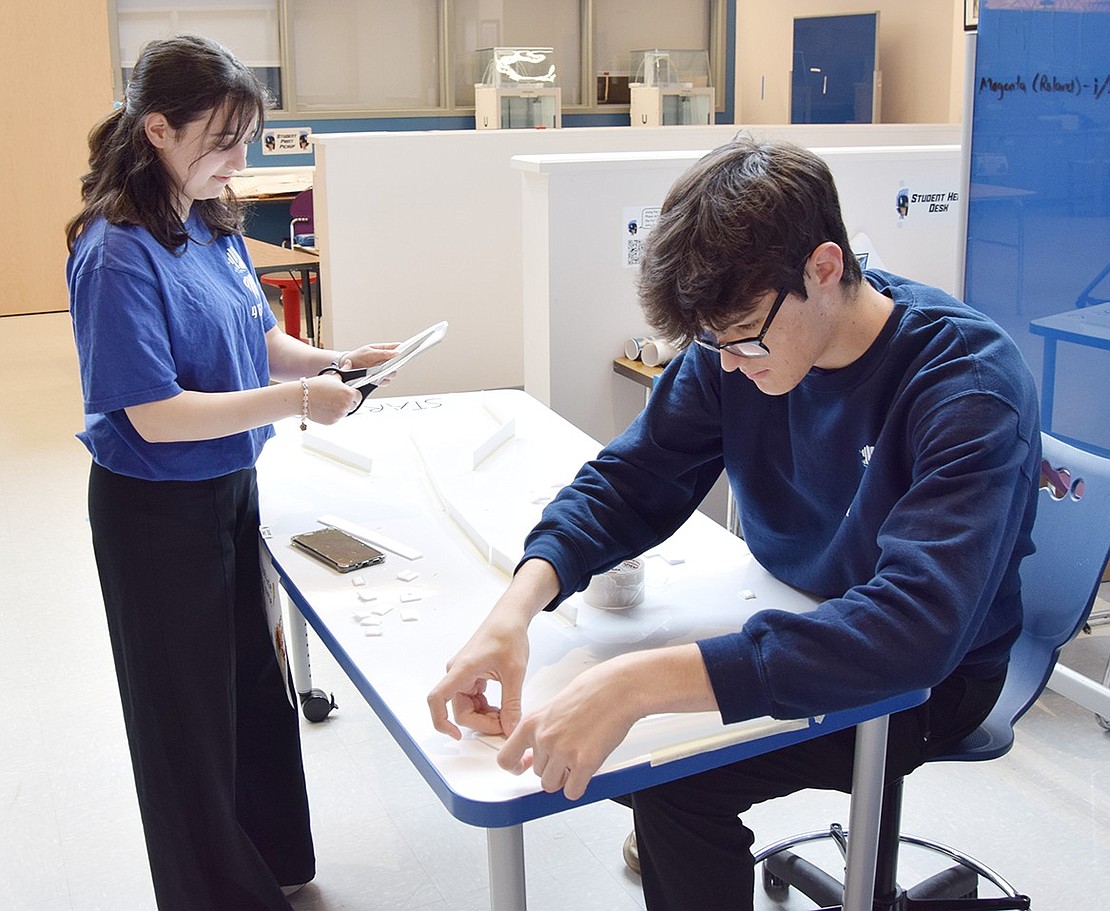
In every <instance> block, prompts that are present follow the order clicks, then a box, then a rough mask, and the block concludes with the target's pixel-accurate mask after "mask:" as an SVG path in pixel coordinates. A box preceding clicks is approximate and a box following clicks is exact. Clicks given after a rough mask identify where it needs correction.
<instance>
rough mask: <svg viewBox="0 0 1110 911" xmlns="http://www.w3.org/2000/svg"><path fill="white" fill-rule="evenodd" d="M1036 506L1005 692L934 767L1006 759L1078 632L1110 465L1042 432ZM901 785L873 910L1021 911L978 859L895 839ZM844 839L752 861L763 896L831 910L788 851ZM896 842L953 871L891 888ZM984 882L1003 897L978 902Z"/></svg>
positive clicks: (828, 898) (1104, 539)
mask: <svg viewBox="0 0 1110 911" xmlns="http://www.w3.org/2000/svg"><path fill="white" fill-rule="evenodd" d="M1042 441H1043V446H1044V460H1043V461H1042V463H1041V500H1040V503H1039V504H1038V509H1037V519H1036V522H1035V523H1034V526H1033V539H1034V542H1035V543H1036V546H1037V551H1036V553H1035V554H1033V555H1032V556H1030V557H1027V558H1026V559H1025V561H1024V562H1023V563H1022V566H1021V580H1022V592H1023V597H1024V602H1025V619H1024V622H1023V624H1022V631H1021V635H1020V637H1019V638H1018V640H1017V642H1016V643H1015V644H1014V648H1013V652H1012V654H1011V657H1010V667H1009V672H1008V675H1007V677H1006V684H1005V687H1004V688H1003V690H1002V694H1001V696H1000V697H999V699H998V704H997V705H995V707H994V709H993V710H992V711H991V714H990V715H989V716H988V717H987V719H986V720H985V721H984V722H983V723H982V724H981V725H980V726H979V728H978V729H977V730H975V731H973V732H972V733H971V734H970V735H969V736H968V737H967V738H965V739H964V740H963V742H961V743H960V745H959V747H958V748H957V749H956V750H955V751H954V752H952V753H950V754H948V755H946V756H939V757H937V758H936V759H934V760H931V761H933V762H938V761H942V760H948V761H955V762H976V761H979V760H984V759H995V758H997V757H999V756H1002V755H1004V754H1005V753H1007V752H1009V750H1010V747H1011V746H1012V745H1013V742H1014V730H1013V726H1014V723H1015V722H1016V721H1017V720H1018V719H1019V718H1021V716H1022V715H1024V714H1025V712H1026V710H1027V709H1028V708H1029V707H1030V706H1031V705H1032V704H1033V702H1034V701H1035V700H1036V698H1037V697H1038V696H1039V695H1040V693H1041V691H1042V690H1043V689H1044V687H1045V684H1046V683H1047V682H1048V678H1049V675H1050V674H1051V673H1052V668H1053V666H1054V665H1055V664H1056V659H1057V657H1058V656H1059V654H1060V649H1061V648H1062V647H1063V646H1064V645H1065V644H1066V643H1067V642H1069V641H1070V640H1071V639H1072V638H1073V637H1074V636H1075V635H1076V634H1077V633H1078V632H1079V631H1080V630H1081V629H1082V628H1083V625H1084V623H1085V622H1086V620H1087V616H1088V614H1089V613H1090V610H1091V605H1092V603H1093V602H1094V599H1095V595H1096V594H1097V592H1098V587H1099V583H1100V582H1101V578H1102V573H1103V568H1104V567H1105V566H1106V561H1107V557H1108V556H1110V459H1104V458H1100V457H1099V456H1095V455H1091V454H1090V453H1087V452H1084V451H1082V450H1080V449H1076V448H1075V447H1073V446H1069V445H1067V444H1066V443H1062V442H1060V441H1059V440H1056V439H1054V438H1053V437H1050V436H1048V435H1047V434H1043V435H1042ZM901 805H902V781H901V780H898V781H896V782H893V783H891V784H889V785H888V786H887V788H886V790H885V793H884V795H883V804H882V811H881V821H880V827H879V853H878V862H877V867H876V874H875V902H874V908H875V909H876V911H878V909H882V911H926V909H928V911H973V909H977V911H986V909H996V911H1001V909H1014V911H1018V909H1025V908H1028V907H1029V902H1030V900H1029V898H1027V897H1026V896H1024V895H1019V894H1018V893H1017V892H1016V891H1015V890H1014V888H1013V887H1012V886H1011V885H1010V884H1009V883H1008V882H1006V881H1005V880H1004V879H1003V878H1002V877H1001V876H1000V875H999V874H997V873H996V872H994V871H993V870H991V869H990V868H989V867H986V866H984V865H983V864H981V863H979V862H978V861H976V860H973V859H972V858H970V857H967V856H965V855H963V854H961V853H960V852H958V851H956V850H954V849H952V848H949V847H946V846H945V845H941V844H938V843H936V842H932V841H928V840H926V839H923V838H916V837H914V836H910V835H904V834H901V825H900V818H901ZM848 834H849V833H848V832H847V830H846V829H844V828H842V827H841V826H840V825H839V824H836V823H834V824H833V825H832V826H831V827H830V828H829V829H828V830H824V831H819V832H810V833H807V834H804V835H797V836H793V837H791V838H788V839H784V840H783V841H780V842H777V843H776V844H773V845H769V846H768V847H766V848H764V849H763V850H761V851H759V852H758V853H757V854H756V860H757V861H762V862H763V885H764V888H765V889H766V890H767V891H768V893H769V894H774V893H776V892H779V893H781V892H782V890H785V889H788V888H789V887H790V886H794V887H795V888H797V889H798V891H800V892H801V893H802V894H803V895H806V896H807V897H808V898H810V899H811V900H813V901H815V902H817V903H818V904H819V905H820V906H821V907H822V908H823V909H826V911H832V909H839V908H840V907H841V903H842V902H843V886H842V885H841V883H840V882H839V881H838V880H836V879H835V878H834V877H832V876H830V875H829V874H828V873H826V872H825V871H824V870H822V869H821V868H819V867H817V866H816V865H815V864H812V863H810V862H809V861H807V860H805V859H803V858H802V857H800V856H798V855H797V854H795V853H794V852H793V851H791V850H789V849H790V848H793V847H794V846H795V845H798V844H802V843H804V842H812V841H817V840H820V839H827V838H832V839H833V840H834V841H835V842H836V843H837V845H838V846H839V847H840V849H841V850H842V851H844V850H846V845H847V837H848ZM899 843H908V844H914V845H919V846H921V847H924V848H927V849H929V850H931V851H936V852H939V853H940V854H942V855H946V856H947V857H948V858H950V859H951V860H953V861H955V864H954V865H953V866H951V867H949V868H948V869H946V870H944V871H942V872H941V873H938V874H936V875H935V876H932V877H930V878H929V879H927V880H925V881H924V882H922V883H920V884H918V885H917V886H914V887H913V888H911V889H908V890H905V889H902V888H901V887H900V886H899V885H898V883H897V875H896V874H897V868H898V847H899ZM980 877H982V878H984V879H986V880H988V881H989V882H991V883H993V884H994V886H995V887H996V888H997V889H998V890H999V891H1001V892H1002V893H1003V896H1004V897H1001V898H978V897H977V896H978V886H979V878H980Z"/></svg>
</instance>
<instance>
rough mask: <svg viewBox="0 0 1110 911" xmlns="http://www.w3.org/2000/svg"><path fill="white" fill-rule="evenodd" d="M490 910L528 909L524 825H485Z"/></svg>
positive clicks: (517, 910) (522, 910) (523, 910)
mask: <svg viewBox="0 0 1110 911" xmlns="http://www.w3.org/2000/svg"><path fill="white" fill-rule="evenodd" d="M486 855H487V857H488V860H489V906H490V911H525V909H526V908H527V907H528V899H527V897H526V895H525V891H524V827H523V826H520V825H517V826H506V827H504V828H499V829H486Z"/></svg>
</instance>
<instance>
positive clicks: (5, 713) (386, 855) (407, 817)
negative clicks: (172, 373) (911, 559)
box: [0, 314, 1110, 911]
mask: <svg viewBox="0 0 1110 911" xmlns="http://www.w3.org/2000/svg"><path fill="white" fill-rule="evenodd" d="M0 403H2V406H3V407H2V411H0V413H2V414H3V418H2V421H0V554H2V555H3V557H2V562H0V566H2V567H3V573H4V586H3V592H2V594H0V643H2V645H0V649H2V651H0V654H2V656H3V660H2V661H0V692H2V693H3V694H4V696H5V704H4V707H3V709H2V710H0V711H2V715H0V718H2V720H0V907H4V908H11V909H17V911H96V909H105V911H140V909H149V908H153V906H154V905H153V897H152V891H151V887H150V878H149V874H148V872H147V868H146V859H145V854H144V849H143V842H142V833H141V829H140V826H139V820H138V813H137V808H136V802H135V796H134V790H133V784H132V779H131V770H130V765H129V761H128V755H127V747H126V742H125V739H124V734H123V726H122V722H121V717H120V710H119V702H118V695H117V692H116V684H115V678H114V674H113V671H112V662H111V657H110V654H109V648H108V640H107V635H106V630H105V624H104V619H103V614H102V610H101V606H100V600H99V590H98V585H97V580H96V572H95V568H94V566H93V562H92V555H91V552H90V545H89V534H88V524H87V521H86V518H85V516H86V513H85V484H86V477H87V471H88V456H87V454H86V453H85V450H84V448H83V447H82V446H81V445H80V443H78V442H77V441H76V440H75V439H74V436H73V434H74V432H75V431H76V430H77V429H79V427H80V425H81V403H80V393H79V387H78V381H77V364H76V358H75V356H74V353H73V344H72V339H71V337H70V330H69V322H68V317H67V316H66V315H65V314H51V315H45V316H21V317H7V318H3V319H0ZM1106 588H1107V586H1103V589H1104V591H1103V595H1104V606H1107V605H1106V604H1105V594H1106ZM1108 652H1110V627H1101V628H1096V630H1095V634H1094V635H1092V636H1084V637H1082V638H1081V639H1080V640H1078V641H1077V642H1075V643H1073V644H1072V645H1071V646H1069V648H1068V651H1067V652H1066V656H1067V657H1066V660H1067V661H1068V663H1070V664H1073V665H1075V666H1078V667H1081V668H1082V669H1083V670H1084V671H1085V672H1087V673H1089V674H1092V675H1096V674H1097V675H1098V676H1101V672H1102V669H1103V668H1104V667H1105V666H1106V660H1107V653H1108ZM313 673H314V681H315V683H316V685H317V686H321V687H324V688H326V689H328V690H330V691H334V693H335V696H336V699H337V701H338V702H339V705H340V710H339V711H338V712H336V713H335V714H333V715H332V717H331V718H329V719H328V720H327V721H326V722H325V723H323V724H319V725H312V724H309V723H307V722H304V723H303V735H304V744H305V753H306V765H307V774H308V784H309V790H310V794H311V799H312V809H313V819H314V831H315V836H316V847H317V855H318V858H319V873H318V876H317V879H316V881H315V882H314V883H313V884H311V885H310V886H308V887H307V888H306V889H305V890H304V891H303V892H302V893H301V894H300V895H298V896H296V897H295V899H294V900H293V903H294V907H295V908H297V909H298V911H309V909H312V911H339V909H360V911H369V909H387V911H401V909H428V911H431V909H448V908H450V909H454V911H470V909H475V911H477V909H482V908H486V907H488V897H487V891H486V884H487V874H486V868H485V836H484V833H483V832H482V831H480V830H477V829H473V828H471V827H469V826H466V825H463V824H461V823H458V822H456V821H455V820H454V819H452V817H451V816H450V815H449V814H448V813H447V812H446V811H445V810H444V809H443V808H442V806H441V805H440V803H439V801H438V800H437V798H436V797H435V796H434V795H433V794H432V792H431V790H430V789H429V788H428V787H427V786H426V785H425V784H424V783H423V781H422V780H421V779H420V778H419V777H418V776H417V775H416V774H415V773H414V772H413V771H412V768H411V766H410V765H409V763H408V761H407V760H406V759H405V757H404V756H403V754H402V753H401V752H400V750H399V749H398V748H397V747H396V746H395V745H394V743H393V742H392V740H391V739H390V737H389V736H388V734H387V733H386V731H385V729H384V728H383V727H382V725H381V724H380V723H379V722H378V721H377V719H376V718H375V717H374V716H373V715H372V714H371V713H370V711H369V710H368V709H367V708H366V707H365V705H364V704H362V702H361V699H360V698H359V696H358V694H357V693H356V692H355V691H354V689H353V688H352V687H351V686H350V685H349V684H347V683H346V682H345V679H344V678H343V675H342V673H341V672H340V670H339V669H338V667H337V666H336V665H335V664H334V663H333V662H332V661H331V660H330V659H329V658H328V656H327V654H326V652H325V650H324V649H323V648H322V647H320V646H319V645H317V646H316V648H315V649H314V650H313ZM1108 775H1110V733H1108V732H1106V731H1104V730H1103V729H1102V728H1101V727H1100V726H1099V725H1098V724H1097V723H1096V721H1095V718H1094V716H1093V715H1091V714H1090V713H1089V712H1086V711H1083V710H1081V709H1079V708H1077V707H1076V706H1074V705H1072V704H1071V703H1068V702H1067V701H1066V700H1064V699H1062V698H1060V697H1059V696H1056V695H1055V694H1052V693H1048V694H1046V695H1045V696H1044V697H1043V698H1042V699H1041V701H1040V702H1039V703H1038V704H1037V705H1036V706H1035V707H1034V708H1033V709H1032V710H1031V712H1030V713H1029V715H1028V716H1027V717H1026V719H1025V721H1024V722H1023V723H1022V725H1021V727H1020V729H1019V736H1018V743H1017V746H1016V747H1015V748H1014V750H1013V751H1012V752H1011V753H1010V754H1009V755H1008V756H1006V757H1004V758H1002V759H1000V760H997V761H995V762H991V763H975V764H966V765H964V764H951V763H950V764H937V765H933V766H929V767H926V768H924V769H922V770H920V771H918V772H917V773H915V774H914V775H913V776H912V778H911V779H910V781H909V783H908V786H907V805H906V810H905V818H906V828H907V829H908V830H909V831H912V832H915V833H917V834H922V835H929V836H931V837H933V838H936V839H938V840H940V841H944V842H947V843H950V844H953V845H956V846H958V847H959V848H961V849H963V850H965V851H967V852H968V853H970V854H972V855H974V856H977V857H979V858H980V859H981V860H983V861H985V862H986V863H988V864H990V865H991V866H994V867H995V868H996V869H998V870H999V871H1000V872H1002V873H1003V874H1004V875H1005V876H1007V877H1008V878H1009V879H1010V880H1011V881H1012V882H1013V883H1014V884H1015V885H1016V886H1018V887H1019V888H1020V889H1021V890H1022V891H1025V892H1027V893H1029V894H1030V895H1032V896H1033V897H1034V905H1035V907H1036V908H1038V909H1042V911H1043V909H1067V911H1101V909H1103V908H1104V907H1105V906H1106V902H1107V899H1106V896H1107V895H1108V894H1110V785H1108V778H1107V777H1104V776H1108ZM846 805H847V804H846V799H845V798H843V797H842V796H840V795H828V794H817V793H812V792H807V793H804V794H800V795H795V796H794V797H792V798H790V799H788V800H784V801H778V802H776V803H772V804H768V805H766V806H763V807H760V808H757V810H756V811H753V813H752V814H751V816H750V822H751V823H752V824H753V826H754V827H755V828H756V831H757V834H758V837H759V840H760V841H761V842H770V841H773V840H775V839H778V838H780V837H783V836H785V835H787V834H789V833H792V832H799V831H805V830H809V829H815V828H820V827H822V826H824V825H826V824H827V822H828V821H831V820H832V819H834V818H839V819H841V820H843V821H845V822H846V819H844V817H845V808H846ZM629 821H630V820H629V813H628V811H627V810H625V809H624V808H622V807H619V806H616V805H614V804H609V803H604V804H595V805H591V806H587V807H583V808H582V809H580V810H577V811H574V812H570V813H565V814H562V815H561V816H558V817H556V818H552V819H547V820H542V821H538V822H535V823H530V824H528V825H527V826H526V827H525V845H526V848H525V850H526V855H527V863H528V896H529V906H530V907H531V908H532V909H535V911H555V909H559V911H562V909H567V908H580V909H598V911H620V909H636V908H642V907H643V900H642V897H641V896H640V892H639V884H638V882H637V880H636V879H635V878H634V877H632V876H631V875H630V874H629V873H628V872H627V871H626V870H625V868H624V865H623V863H622V861H621V856H620V846H621V842H622V840H623V838H624V836H625V834H626V832H627V830H628V828H629ZM907 859H910V858H907ZM758 902H759V905H758V906H759V907H760V908H762V909H770V908H803V907H806V904H805V903H804V902H801V901H798V900H795V901H793V902H791V903H789V904H782V905H780V904H775V903H773V902H771V901H770V900H768V899H766V898H763V897H762V896H761V897H759V898H758Z"/></svg>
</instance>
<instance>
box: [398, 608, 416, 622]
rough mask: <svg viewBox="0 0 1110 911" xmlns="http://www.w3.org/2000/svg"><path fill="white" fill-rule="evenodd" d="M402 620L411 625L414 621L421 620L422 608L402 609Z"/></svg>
mask: <svg viewBox="0 0 1110 911" xmlns="http://www.w3.org/2000/svg"><path fill="white" fill-rule="evenodd" d="M401 619H402V620H403V621H405V623H409V622H411V621H413V620H419V619H420V608H418V607H402V608H401Z"/></svg>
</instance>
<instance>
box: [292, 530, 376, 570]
mask: <svg viewBox="0 0 1110 911" xmlns="http://www.w3.org/2000/svg"><path fill="white" fill-rule="evenodd" d="M291 540H292V542H293V544H294V546H296V547H299V548H301V549H302V550H303V551H305V553H307V554H309V555H310V556H313V557H315V558H316V559H317V560H320V561H321V562H323V563H326V564H327V565H328V566H330V567H331V568H332V569H334V570H337V571H338V572H341V573H349V572H352V571H354V570H356V569H363V568H364V567H367V566H376V565H377V564H378V563H381V562H382V561H384V560H385V554H383V553H382V552H381V551H380V550H378V549H377V548H375V547H371V546H370V545H369V544H367V543H366V542H365V541H360V540H359V539H358V538H356V537H354V536H352V535H349V534H347V533H346V532H344V531H340V530H339V529H338V528H320V529H317V530H316V531H309V532H305V533H303V534H299V535H293V537H292V539H291Z"/></svg>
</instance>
